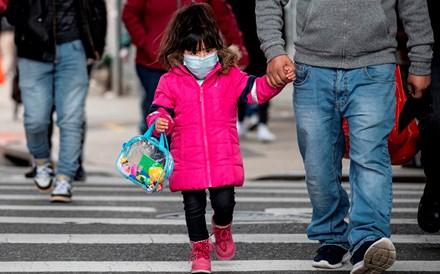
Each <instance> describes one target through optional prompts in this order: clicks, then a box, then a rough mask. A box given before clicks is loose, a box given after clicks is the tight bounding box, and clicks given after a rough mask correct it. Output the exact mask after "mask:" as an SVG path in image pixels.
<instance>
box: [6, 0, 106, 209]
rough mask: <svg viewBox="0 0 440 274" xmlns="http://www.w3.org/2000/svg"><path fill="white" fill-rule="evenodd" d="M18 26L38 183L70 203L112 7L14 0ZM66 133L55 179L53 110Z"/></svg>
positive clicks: (12, 18) (66, 0) (97, 1)
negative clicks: (94, 66)
mask: <svg viewBox="0 0 440 274" xmlns="http://www.w3.org/2000/svg"><path fill="white" fill-rule="evenodd" d="M6 16H7V19H8V21H9V22H10V23H11V24H12V25H13V26H14V27H15V42H16V45H17V55H18V69H19V71H20V80H19V87H20V90H21V97H22V101H23V105H24V127H25V131H26V140H27V145H28V149H29V151H30V153H31V154H32V156H33V158H34V162H35V166H36V174H35V177H34V182H35V185H36V186H37V188H38V190H39V191H41V192H51V201H53V202H70V201H71V196H72V185H71V182H72V179H73V177H74V175H75V173H76V171H77V169H78V166H79V164H78V158H79V156H80V151H81V146H82V143H81V138H82V133H83V130H84V128H83V127H82V125H83V122H84V109H85V99H86V95H87V89H88V75H87V62H88V59H98V58H99V55H100V53H102V51H103V48H104V44H105V35H104V36H103V35H102V34H105V31H106V27H107V26H106V24H107V21H106V7H105V3H104V1H102V0H93V1H90V0H80V1H76V0H41V1H22V0H10V1H9V6H8V9H7V11H6ZM53 108H55V112H56V117H57V118H56V124H57V126H58V127H59V129H60V151H59V157H58V158H59V161H58V166H57V171H56V173H55V179H53V178H52V174H53V169H52V166H51V163H50V159H49V158H50V148H49V140H48V138H47V136H48V130H49V124H50V121H51V115H52V110H53Z"/></svg>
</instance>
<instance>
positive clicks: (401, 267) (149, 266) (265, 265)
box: [0, 260, 439, 273]
mask: <svg viewBox="0 0 440 274" xmlns="http://www.w3.org/2000/svg"><path fill="white" fill-rule="evenodd" d="M351 268H352V266H351V264H349V263H346V264H344V265H343V267H342V268H338V269H337V270H338V271H350V270H351ZM421 268H423V269H424V271H432V272H437V271H438V269H439V264H438V262H437V261H397V262H395V263H394V265H392V266H391V268H390V269H389V271H395V272H398V273H411V272H415V271H418V270H419V269H421ZM0 269H2V271H5V272H41V273H47V272H81V273H90V272H92V273H96V272H157V273H167V272H177V273H180V272H185V273H187V272H188V271H189V269H190V265H189V263H188V262H187V261H176V262H170V261H167V262H166V263H164V262H163V261H143V262H139V261H137V262H118V261H106V262H94V261H79V262H78V261H77V262H72V261H44V262H22V261H16V262H0ZM212 270H213V271H214V272H215V273H219V272H227V273H230V272H251V271H291V272H295V271H316V270H317V269H316V268H314V267H312V265H311V261H308V260H231V261H213V262H212Z"/></svg>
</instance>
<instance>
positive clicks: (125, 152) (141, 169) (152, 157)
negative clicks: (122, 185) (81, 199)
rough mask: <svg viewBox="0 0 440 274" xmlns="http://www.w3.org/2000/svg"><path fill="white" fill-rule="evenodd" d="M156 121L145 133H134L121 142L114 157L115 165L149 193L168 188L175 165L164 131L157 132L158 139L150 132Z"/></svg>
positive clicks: (125, 175) (127, 177)
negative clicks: (135, 134) (118, 151)
mask: <svg viewBox="0 0 440 274" xmlns="http://www.w3.org/2000/svg"><path fill="white" fill-rule="evenodd" d="M155 123H156V121H155V122H154V123H153V124H152V125H151V126H150V127H149V128H148V130H147V132H145V134H144V135H141V136H135V137H133V138H131V139H130V140H128V141H127V142H126V143H124V144H123V145H122V150H121V153H120V154H119V157H118V159H117V161H116V169H117V170H118V171H119V172H120V173H121V174H122V175H123V176H124V177H125V178H126V179H128V180H130V181H132V182H133V183H135V184H137V185H139V186H141V187H142V188H143V189H144V190H145V191H146V192H148V193H157V192H161V191H162V190H164V189H165V188H167V187H168V179H169V177H170V176H171V173H172V172H173V168H174V160H173V157H172V156H171V154H170V152H169V147H168V140H167V138H166V135H165V133H161V134H160V138H159V140H158V139H157V138H155V137H154V136H153V129H154V125H155Z"/></svg>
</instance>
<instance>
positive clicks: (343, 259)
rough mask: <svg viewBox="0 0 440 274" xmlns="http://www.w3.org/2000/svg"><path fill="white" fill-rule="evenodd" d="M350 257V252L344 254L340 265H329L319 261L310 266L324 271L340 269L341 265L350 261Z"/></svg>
mask: <svg viewBox="0 0 440 274" xmlns="http://www.w3.org/2000/svg"><path fill="white" fill-rule="evenodd" d="M350 258H351V256H350V252H347V253H345V255H344V256H343V257H342V261H341V262H340V263H337V264H330V263H329V262H327V261H325V260H321V261H319V262H313V263H312V266H313V267H316V268H324V269H335V268H340V267H342V264H343V263H346V262H348V261H349V260H350Z"/></svg>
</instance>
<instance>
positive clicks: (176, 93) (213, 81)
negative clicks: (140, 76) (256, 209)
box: [147, 63, 281, 191]
mask: <svg viewBox="0 0 440 274" xmlns="http://www.w3.org/2000/svg"><path fill="white" fill-rule="evenodd" d="M221 68H222V67H221V64H220V63H217V66H216V67H215V69H214V70H213V71H211V72H210V73H209V74H208V76H207V77H206V78H205V80H204V82H203V83H202V85H199V84H198V83H197V81H196V79H195V78H194V76H192V75H191V74H190V73H189V72H188V70H187V69H186V68H185V67H184V66H183V65H181V66H179V67H173V68H171V69H170V71H169V72H168V73H166V74H165V75H163V76H162V78H161V79H160V81H159V85H158V87H157V90H156V94H155V97H154V101H153V106H156V107H157V106H158V108H157V110H156V111H154V112H152V113H151V114H150V115H148V117H147V123H148V125H151V124H152V123H153V122H154V120H156V119H157V118H158V117H162V118H166V119H168V120H169V125H170V127H169V129H168V130H167V132H166V134H167V135H168V134H171V148H170V151H171V155H172V156H173V158H174V171H173V174H172V175H171V177H170V179H169V186H170V190H171V191H182V190H200V189H207V188H215V187H221V186H227V185H235V186H242V185H243V183H244V169H243V159H242V157H241V152H240V146H239V139H238V134H237V128H236V121H237V104H238V101H239V98H240V96H244V97H242V98H243V100H246V102H248V103H254V104H255V103H258V104H261V103H264V102H266V101H267V100H269V99H270V98H272V97H273V96H275V95H277V94H278V93H279V92H280V91H281V89H275V88H271V87H270V86H269V85H268V84H267V82H266V78H265V76H264V77H261V78H255V77H250V76H248V75H247V74H246V73H244V72H242V71H240V69H238V68H237V67H236V66H233V67H231V69H230V70H229V72H228V73H227V74H222V73H221V72H220V70H221ZM254 81H255V82H254ZM253 83H254V84H253ZM244 90H247V91H249V90H252V91H251V92H249V93H248V94H247V95H246V92H244ZM242 94H244V95H242ZM169 113H173V114H174V115H173V118H171V115H170V114H169Z"/></svg>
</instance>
